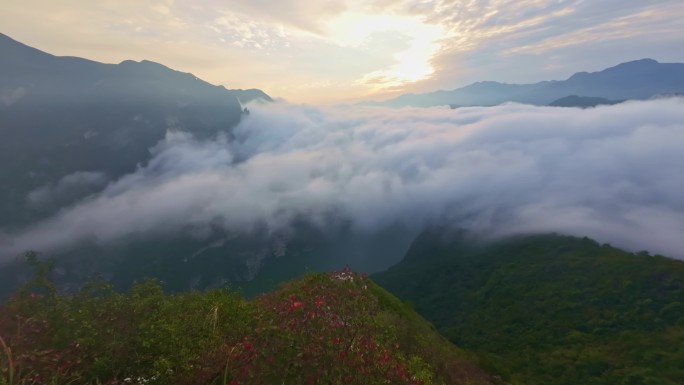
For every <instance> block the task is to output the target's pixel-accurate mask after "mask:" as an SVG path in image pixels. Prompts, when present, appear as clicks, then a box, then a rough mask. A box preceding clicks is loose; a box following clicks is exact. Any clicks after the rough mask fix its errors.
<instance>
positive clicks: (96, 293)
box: [0, 265, 502, 385]
mask: <svg viewBox="0 0 684 385" xmlns="http://www.w3.org/2000/svg"><path fill="white" fill-rule="evenodd" d="M44 267H45V265H43V266H42V267H41V268H43V269H42V270H40V271H42V274H39V275H38V277H37V278H38V279H36V280H35V281H33V283H34V285H32V286H28V287H26V288H24V289H23V290H22V291H20V292H19V293H18V294H17V295H16V296H15V297H14V298H13V299H12V300H11V301H10V302H9V303H8V304H7V305H6V306H5V307H3V308H0V337H2V339H1V341H2V342H3V344H5V345H6V347H8V348H10V349H11V351H10V350H9V349H8V350H7V354H4V355H0V383H2V382H3V381H5V382H8V383H11V384H22V383H108V384H131V383H133V384H150V385H151V384H281V383H287V384H350V383H356V384H361V383H363V384H388V383H391V384H425V385H428V384H443V383H449V384H458V383H465V384H473V385H479V384H481V385H490V384H491V385H494V384H500V383H502V382H501V381H500V380H499V379H497V377H496V376H492V375H491V374H489V373H487V372H486V371H484V370H483V369H481V368H480V366H479V364H478V363H477V362H476V359H475V358H474V356H473V355H472V354H470V353H468V352H465V351H463V350H461V349H458V348H456V347H455V346H453V345H452V344H450V343H449V342H448V341H447V340H446V339H444V338H443V337H441V336H440V335H439V334H437V333H436V332H435V331H434V328H433V327H432V326H431V325H430V324H429V323H427V322H426V321H425V320H423V319H422V318H420V317H419V316H418V315H417V314H415V312H413V311H412V310H410V309H409V308H408V307H406V306H405V305H403V304H402V303H401V302H400V301H398V300H397V299H396V298H395V297H393V296H392V295H390V294H388V293H387V292H386V291H384V290H383V289H381V288H379V287H378V286H377V285H375V284H374V283H373V282H371V281H370V280H368V279H367V278H365V277H364V276H362V275H359V274H355V273H352V272H350V271H348V270H345V271H341V272H335V273H329V274H315V275H313V274H310V275H307V276H305V277H304V278H301V279H298V280H296V281H292V282H289V283H286V284H284V285H282V286H281V287H279V288H278V289H277V290H275V291H273V292H271V293H267V294H265V295H263V296H261V297H259V298H257V299H255V300H253V301H249V302H247V301H244V300H242V299H241V298H240V297H239V294H237V293H235V292H230V291H225V290H224V291H211V292H205V293H201V292H193V293H186V294H178V295H173V296H167V295H164V294H163V293H162V292H161V289H160V287H159V286H157V285H156V284H155V283H152V282H147V283H143V284H138V285H136V286H135V287H134V288H132V289H131V291H130V292H128V293H126V294H117V293H114V292H110V291H108V289H107V288H106V287H101V286H97V285H95V286H93V285H90V286H89V287H86V288H84V289H83V290H82V291H81V292H80V293H79V294H78V295H75V296H69V297H67V296H59V295H56V294H55V293H54V292H53V291H52V290H51V286H50V284H49V281H46V280H45V277H46V276H45V273H47V270H46V269H44ZM17 320H19V321H17ZM17 322H19V323H20V325H17ZM17 326H21V332H17ZM12 369H17V370H16V371H15V372H12ZM13 375H14V378H13V379H12V378H11V376H13ZM8 376H9V381H8Z"/></svg>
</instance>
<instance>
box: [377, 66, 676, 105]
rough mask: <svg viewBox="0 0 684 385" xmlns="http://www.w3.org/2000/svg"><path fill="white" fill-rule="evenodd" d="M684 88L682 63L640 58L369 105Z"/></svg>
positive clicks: (637, 94)
mask: <svg viewBox="0 0 684 385" xmlns="http://www.w3.org/2000/svg"><path fill="white" fill-rule="evenodd" d="M683 91H684V64H682V63H659V62H657V61H655V60H653V59H641V60H635V61H631V62H627V63H622V64H618V65H616V66H614V67H610V68H606V69H604V70H602V71H598V72H591V73H588V72H578V73H576V74H574V75H572V76H571V77H569V78H568V79H566V80H560V81H556V80H554V81H543V82H539V83H534V84H507V83H498V82H492V81H487V82H478V83H474V84H471V85H469V86H466V87H462V88H458V89H455V90H449V91H436V92H429V93H424V94H407V95H401V96H399V97H397V98H394V99H390V100H386V101H383V102H369V103H366V104H368V105H377V106H386V107H406V106H413V107H430V106H440V105H452V106H474V105H482V106H488V105H497V104H501V103H504V102H518V103H527V104H536V105H548V104H549V103H551V102H553V101H554V100H557V99H560V98H562V97H565V96H568V95H592V96H595V97H602V98H606V99H610V100H625V99H648V98H651V97H654V96H657V95H661V94H677V93H681V92H683Z"/></svg>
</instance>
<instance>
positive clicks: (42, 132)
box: [0, 34, 270, 228]
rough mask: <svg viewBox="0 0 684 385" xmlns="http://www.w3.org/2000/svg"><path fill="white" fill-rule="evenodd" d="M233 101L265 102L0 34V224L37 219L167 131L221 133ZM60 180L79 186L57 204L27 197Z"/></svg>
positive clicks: (127, 164) (180, 76) (141, 65)
mask: <svg viewBox="0 0 684 385" xmlns="http://www.w3.org/2000/svg"><path fill="white" fill-rule="evenodd" d="M238 98H240V101H241V102H243V103H244V102H246V101H249V100H252V99H255V98H262V99H264V100H267V101H268V100H270V98H269V97H268V95H266V94H264V93H263V92H261V91H259V90H236V91H231V90H226V89H225V88H223V87H220V86H213V85H211V84H209V83H207V82H204V81H202V80H200V79H198V78H197V77H195V76H194V75H192V74H189V73H183V72H178V71H174V70H172V69H170V68H168V67H165V66H163V65H161V64H158V63H153V62H150V61H142V62H134V61H130V60H129V61H124V62H122V63H120V64H102V63H97V62H94V61H90V60H85V59H81V58H75V57H57V56H53V55H50V54H47V53H44V52H41V51H39V50H37V49H34V48H31V47H28V46H25V45H23V44H21V43H19V42H16V41H14V40H12V39H11V38H9V37H7V36H5V35H2V34H0V136H1V137H2V141H0V164H2V165H3V167H2V168H0V184H2V185H3V186H4V188H3V189H2V193H0V202H1V203H0V226H4V227H10V228H11V227H16V226H19V225H22V224H26V223H29V222H31V221H34V220H36V219H38V218H43V217H45V216H47V215H50V214H52V213H54V212H55V211H56V210H58V209H59V208H60V207H63V206H64V205H66V204H69V203H71V202H73V200H75V199H78V198H81V197H83V196H87V195H88V194H90V193H92V192H93V191H94V190H97V189H99V188H102V187H103V186H104V185H105V184H106V181H107V180H111V179H114V178H116V177H118V176H120V175H123V174H125V173H128V172H131V171H133V170H134V169H135V167H136V166H137V165H138V164H141V163H143V164H144V163H145V162H147V161H148V160H149V158H150V151H149V149H150V147H152V146H153V145H154V144H155V143H157V142H158V141H160V140H161V139H163V138H164V136H165V135H166V133H167V131H168V130H181V131H188V132H191V133H192V134H193V135H195V136H198V137H210V136H214V135H216V134H217V133H219V132H229V131H230V129H231V128H232V127H234V126H235V125H236V124H237V123H238V122H239V121H240V119H241V116H242V107H241V105H240V101H239V100H238ZM78 173H82V174H78ZM83 173H86V174H83ZM84 176H85V178H84ZM88 176H89V177H91V179H90V180H89V179H87V177H88ZM65 177H71V178H72V180H79V181H81V182H82V183H80V185H79V186H81V187H83V188H82V190H83V191H78V189H76V190H74V189H72V190H73V191H72V190H69V191H70V192H71V193H70V194H63V195H65V197H64V198H63V199H62V201H60V202H46V201H37V202H35V201H34V202H31V200H30V199H27V196H28V195H29V193H30V192H32V191H37V189H40V188H41V187H45V186H50V185H56V184H58V183H64V181H63V180H62V178H65ZM92 179H95V180H92ZM67 182H68V181H67ZM67 184H68V183H67ZM67 190H68V189H67Z"/></svg>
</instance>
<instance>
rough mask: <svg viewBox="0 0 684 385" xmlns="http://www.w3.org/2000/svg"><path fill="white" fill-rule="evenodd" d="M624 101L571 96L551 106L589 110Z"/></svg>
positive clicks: (550, 104)
mask: <svg viewBox="0 0 684 385" xmlns="http://www.w3.org/2000/svg"><path fill="white" fill-rule="evenodd" d="M623 101H624V100H608V99H606V98H597V97H591V96H577V95H570V96H566V97H564V98H560V99H558V100H554V101H553V102H551V103H549V106H552V107H580V108H588V107H596V106H603V105H608V106H610V105H613V104H618V103H622V102H623Z"/></svg>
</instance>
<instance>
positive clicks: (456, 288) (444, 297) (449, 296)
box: [372, 229, 684, 385]
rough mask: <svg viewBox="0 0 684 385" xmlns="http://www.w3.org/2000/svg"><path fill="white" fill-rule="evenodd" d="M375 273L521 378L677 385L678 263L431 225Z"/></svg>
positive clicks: (681, 328) (681, 302) (681, 286)
mask: <svg viewBox="0 0 684 385" xmlns="http://www.w3.org/2000/svg"><path fill="white" fill-rule="evenodd" d="M372 278H373V280H375V281H376V282H378V283H379V284H380V285H381V286H383V287H385V288H386V289H388V290H389V291H390V292H392V293H393V294H395V295H397V296H398V297H399V298H401V299H404V300H408V301H411V302H412V303H414V304H415V308H416V310H417V311H418V313H420V314H422V315H424V316H425V317H426V318H427V319H429V320H430V321H432V322H434V324H435V325H436V326H437V327H438V329H439V330H440V331H442V332H443V333H444V334H445V335H446V336H447V337H448V338H450V339H451V340H452V341H454V342H455V343H456V344H458V345H459V346H463V347H466V348H468V349H472V350H474V351H476V352H479V353H481V354H485V355H487V356H488V357H490V358H492V359H493V360H494V361H495V362H496V363H498V364H500V365H501V366H503V367H505V368H507V369H508V370H509V371H510V372H511V373H512V378H513V379H514V380H515V381H519V382H521V383H525V384H606V385H608V384H667V385H675V384H681V383H683V382H684V367H682V365H681V362H684V350H682V348H681V347H682V346H684V262H682V261H678V260H672V259H668V258H665V257H662V256H649V255H648V254H647V253H645V252H643V253H639V254H637V255H633V254H630V253H627V252H624V251H622V250H619V249H616V248H614V247H611V246H609V245H599V244H598V243H596V242H594V241H592V240H590V239H587V238H584V239H580V238H574V237H564V236H559V235H540V236H528V237H516V238H511V239H505V240H500V241H496V242H489V241H479V240H476V239H469V238H468V237H467V236H465V235H463V234H459V233H455V234H449V232H448V231H444V230H439V229H435V230H432V231H430V232H427V233H425V234H423V235H422V236H421V237H420V238H419V239H418V240H417V241H416V242H415V243H414V244H413V245H412V247H411V249H410V251H409V252H408V253H407V255H406V258H405V259H404V261H402V262H401V263H400V264H398V265H396V266H394V267H392V268H391V269H389V270H388V271H387V272H384V273H379V274H375V275H373V276H372Z"/></svg>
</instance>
